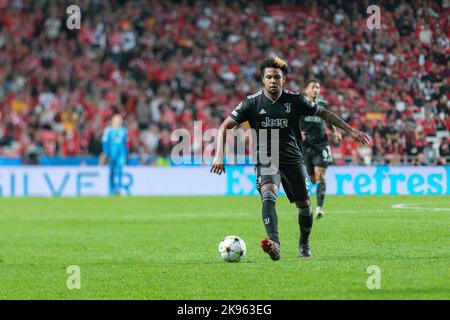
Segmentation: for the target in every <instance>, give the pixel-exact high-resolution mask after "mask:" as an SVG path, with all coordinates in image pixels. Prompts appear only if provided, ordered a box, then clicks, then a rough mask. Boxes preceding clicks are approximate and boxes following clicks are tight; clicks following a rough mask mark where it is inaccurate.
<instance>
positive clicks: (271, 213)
mask: <svg viewBox="0 0 450 320" xmlns="http://www.w3.org/2000/svg"><path fill="white" fill-rule="evenodd" d="M262 196H263V202H262V218H263V222H264V227H265V228H266V232H267V235H268V236H269V239H270V240H272V241H274V242H276V243H278V244H280V239H279V238H278V216H277V211H276V207H275V205H276V199H277V195H276V194H275V193H274V192H273V191H272V190H265V191H264V192H263V194H262Z"/></svg>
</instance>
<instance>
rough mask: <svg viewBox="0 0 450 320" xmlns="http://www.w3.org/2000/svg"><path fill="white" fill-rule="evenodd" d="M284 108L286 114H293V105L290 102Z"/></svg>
mask: <svg viewBox="0 0 450 320" xmlns="http://www.w3.org/2000/svg"><path fill="white" fill-rule="evenodd" d="M284 107H285V108H286V113H289V112H291V103H290V102H286V103H285V104H284Z"/></svg>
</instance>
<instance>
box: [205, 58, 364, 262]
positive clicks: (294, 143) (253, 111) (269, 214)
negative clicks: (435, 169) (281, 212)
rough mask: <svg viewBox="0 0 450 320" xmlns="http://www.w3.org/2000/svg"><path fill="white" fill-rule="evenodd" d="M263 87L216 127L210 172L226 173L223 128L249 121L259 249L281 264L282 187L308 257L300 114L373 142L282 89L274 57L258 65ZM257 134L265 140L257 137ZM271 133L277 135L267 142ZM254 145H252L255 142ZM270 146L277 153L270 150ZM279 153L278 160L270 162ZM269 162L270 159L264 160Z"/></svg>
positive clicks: (281, 67) (282, 75)
mask: <svg viewBox="0 0 450 320" xmlns="http://www.w3.org/2000/svg"><path fill="white" fill-rule="evenodd" d="M259 71H260V73H261V76H262V82H263V84H264V89H263V90H260V91H259V92H257V93H255V94H253V95H251V96H248V97H247V98H245V99H244V100H243V101H242V102H241V103H240V104H239V105H238V106H237V107H236V108H235V109H234V111H233V112H232V113H231V115H230V116H229V117H228V118H227V119H225V120H224V122H223V123H222V124H221V125H220V128H219V133H218V137H217V145H216V154H215V158H214V161H213V165H212V167H211V172H213V173H216V174H222V173H223V172H225V165H224V146H225V139H226V131H227V129H232V128H234V127H235V126H236V125H238V124H240V123H243V122H245V121H248V122H249V123H250V127H251V128H252V129H253V130H255V131H256V132H257V134H256V135H255V136H256V138H257V139H256V154H254V156H255V158H256V165H255V169H256V174H257V188H258V191H259V193H260V195H261V201H262V218H263V222H264V226H265V229H266V232H267V235H268V238H265V239H263V240H261V247H262V249H263V250H264V252H266V253H267V254H269V256H270V257H271V258H272V260H279V259H280V257H281V255H280V239H279V237H278V217H277V213H276V201H277V196H278V190H279V187H280V183H282V184H283V187H284V190H285V191H286V195H287V197H288V199H289V201H290V202H291V203H295V205H296V206H297V208H298V224H299V226H300V239H299V255H300V257H306V258H309V257H311V250H310V245H309V234H310V232H311V228H312V224H313V215H312V209H311V201H310V199H309V190H308V184H307V173H306V169H305V165H304V163H303V154H302V152H303V147H302V144H301V142H300V140H299V135H300V116H302V115H306V116H312V115H316V116H319V117H321V118H322V119H324V120H325V121H326V122H328V123H330V124H332V125H335V126H336V127H338V128H341V129H342V130H344V131H345V132H346V133H347V134H349V135H351V136H352V137H353V138H354V139H355V140H357V141H358V142H361V143H364V144H370V143H371V138H370V137H369V136H368V135H366V134H365V133H363V132H361V131H359V130H356V129H354V128H352V127H350V126H348V125H347V124H346V123H345V122H344V121H343V120H342V119H341V118H339V117H338V116H337V115H336V114H334V113H333V112H331V111H328V110H326V109H324V108H322V107H320V106H319V105H317V104H316V103H315V102H313V101H310V100H309V99H308V98H307V97H305V96H304V95H301V94H297V93H292V92H289V91H286V90H283V86H284V84H285V81H286V74H287V73H288V65H287V64H286V62H284V61H283V60H281V59H280V58H278V57H274V58H270V59H267V60H265V61H264V62H263V63H262V64H261V65H260V67H259ZM261 131H263V132H266V133H267V137H266V139H263V138H258V137H259V135H258V133H260V132H261ZM272 135H274V137H277V136H278V139H277V141H276V143H271V140H272ZM253 143H254V144H255V141H253ZM272 145H273V146H274V147H275V150H272ZM276 155H278V158H279V162H278V161H277V160H274V159H275V158H276ZM267 158H269V160H270V161H265V160H264V159H267Z"/></svg>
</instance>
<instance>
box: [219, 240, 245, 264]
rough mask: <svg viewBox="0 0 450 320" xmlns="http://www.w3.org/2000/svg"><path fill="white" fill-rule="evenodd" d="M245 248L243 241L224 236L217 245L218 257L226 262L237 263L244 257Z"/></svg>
mask: <svg viewBox="0 0 450 320" xmlns="http://www.w3.org/2000/svg"><path fill="white" fill-rule="evenodd" d="M246 251H247V248H246V246H245V242H244V240H242V239H241V238H239V237H238V236H226V237H225V238H224V239H223V240H222V241H220V243H219V254H220V257H221V258H222V259H223V260H224V261H226V262H239V261H241V260H242V258H243V257H244V256H245V253H246Z"/></svg>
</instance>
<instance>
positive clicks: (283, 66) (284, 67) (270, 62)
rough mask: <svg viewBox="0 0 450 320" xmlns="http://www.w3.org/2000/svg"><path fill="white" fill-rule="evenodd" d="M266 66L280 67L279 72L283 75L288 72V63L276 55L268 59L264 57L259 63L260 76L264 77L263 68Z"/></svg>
mask: <svg viewBox="0 0 450 320" xmlns="http://www.w3.org/2000/svg"><path fill="white" fill-rule="evenodd" d="M266 68H275V69H280V70H281V72H283V76H285V75H286V74H288V72H289V66H288V64H287V63H286V62H285V61H284V60H283V59H281V58H280V57H277V56H275V57H272V58H270V59H266V60H264V61H263V62H262V63H261V64H260V65H259V72H260V73H261V78H262V77H264V70H265V69H266Z"/></svg>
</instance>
